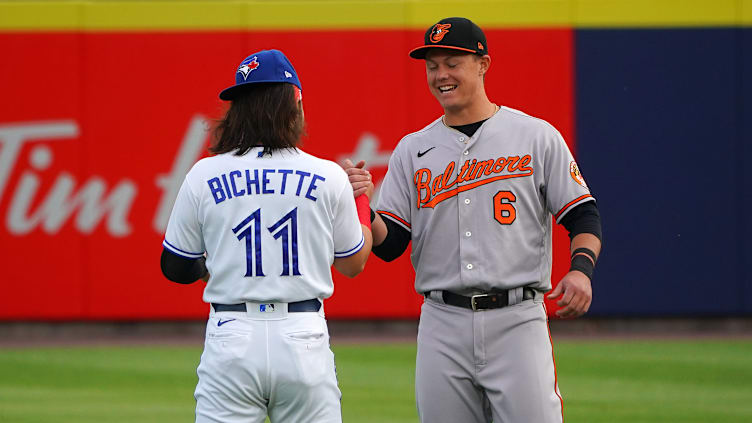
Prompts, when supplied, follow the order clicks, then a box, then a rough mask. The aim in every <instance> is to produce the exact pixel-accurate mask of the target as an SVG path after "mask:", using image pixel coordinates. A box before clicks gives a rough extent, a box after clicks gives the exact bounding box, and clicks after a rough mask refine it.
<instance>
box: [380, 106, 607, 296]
mask: <svg viewBox="0 0 752 423" xmlns="http://www.w3.org/2000/svg"><path fill="white" fill-rule="evenodd" d="M379 195H380V197H379V204H378V212H379V213H380V214H381V216H382V217H385V218H388V219H391V220H393V221H394V222H396V223H397V224H399V225H400V226H402V227H403V228H405V229H407V230H408V231H410V232H411V237H412V256H411V258H412V263H413V267H414V268H415V272H416V279H415V289H416V291H417V292H419V293H425V292H428V291H432V290H451V291H454V292H457V293H461V294H471V293H478V292H490V291H492V290H494V289H510V288H516V287H520V286H531V287H533V288H537V289H539V290H541V291H548V290H549V289H551V257H552V254H551V238H552V224H551V215H553V216H555V218H556V220H557V222H558V221H559V220H560V219H561V218H562V217H563V216H564V215H565V214H566V213H567V212H568V211H569V210H571V209H572V208H573V207H575V206H576V205H578V204H581V203H583V202H587V201H592V200H593V197H592V196H591V194H590V191H589V189H588V187H587V186H586V184H585V181H584V179H583V178H582V175H581V174H580V172H579V170H578V168H577V164H576V163H575V161H574V158H573V157H572V154H571V153H570V151H569V148H568V147H567V145H566V143H565V142H564V139H563V138H562V137H561V135H560V134H559V132H558V131H556V129H555V128H554V127H553V126H551V125H550V124H548V123H547V122H545V121H543V120H541V119H537V118H534V117H531V116H528V115H526V114H524V113H522V112H519V111H517V110H514V109H510V108H507V107H501V108H500V110H499V111H498V112H497V113H496V114H495V115H493V116H492V117H491V118H490V119H488V120H487V121H486V122H484V123H483V125H482V126H481V127H480V128H479V129H478V130H477V131H476V132H475V134H473V136H472V137H468V136H467V135H465V134H463V133H461V132H459V131H457V130H455V129H453V128H451V127H448V126H446V125H445V124H444V123H443V121H442V119H437V120H436V121H434V122H433V123H431V124H430V125H428V126H427V127H425V128H424V129H422V130H421V131H418V132H415V133H412V134H409V135H407V136H405V137H404V138H403V139H402V140H401V141H400V142H399V144H398V145H397V147H396V148H395V150H394V153H393V154H392V157H391V159H390V162H389V170H388V171H387V174H386V177H385V179H384V181H383V183H382V185H381V191H380V194H379Z"/></svg>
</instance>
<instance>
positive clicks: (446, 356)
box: [415, 294, 563, 423]
mask: <svg viewBox="0 0 752 423" xmlns="http://www.w3.org/2000/svg"><path fill="white" fill-rule="evenodd" d="M434 298H436V296H435V295H434V296H432V297H431V298H428V299H426V301H425V302H424V303H423V306H422V308H421V314H420V324H419V327H418V355H417V361H416V374H415V397H416V400H417V406H418V415H419V416H420V421H421V422H422V423H489V422H492V421H493V422H494V423H554V422H556V423H561V422H562V419H563V417H562V407H563V401H562V399H561V395H560V393H559V387H558V384H557V380H556V369H555V364H554V358H553V348H552V344H551V338H550V335H549V331H548V321H547V317H546V312H545V309H544V306H543V296H542V294H539V295H536V298H535V299H530V300H525V301H522V302H520V303H517V304H514V305H510V306H507V307H504V308H499V309H493V310H484V311H472V310H470V309H465V308H461V307H456V306H452V305H447V304H443V302H442V301H441V299H440V297H439V298H436V299H434Z"/></svg>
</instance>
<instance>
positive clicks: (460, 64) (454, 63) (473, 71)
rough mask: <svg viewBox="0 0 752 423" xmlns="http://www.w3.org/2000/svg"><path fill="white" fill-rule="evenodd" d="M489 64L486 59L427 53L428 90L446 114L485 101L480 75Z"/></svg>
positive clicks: (448, 52)
mask: <svg viewBox="0 0 752 423" xmlns="http://www.w3.org/2000/svg"><path fill="white" fill-rule="evenodd" d="M489 64H490V58H489V56H478V55H475V54H470V53H465V52H461V51H454V50H450V49H443V48H436V49H431V50H429V51H428V53H427V54H426V79H427V80H428V88H429V89H430V90H431V94H433V96H434V97H436V99H437V100H438V101H439V104H441V107H443V108H444V110H445V111H446V112H447V113H457V112H459V111H461V110H463V109H466V108H469V107H471V105H472V104H473V103H474V102H477V101H482V100H483V99H485V98H486V97H485V91H484V90H485V88H484V86H483V75H484V74H485V73H486V71H487V70H488V66H489Z"/></svg>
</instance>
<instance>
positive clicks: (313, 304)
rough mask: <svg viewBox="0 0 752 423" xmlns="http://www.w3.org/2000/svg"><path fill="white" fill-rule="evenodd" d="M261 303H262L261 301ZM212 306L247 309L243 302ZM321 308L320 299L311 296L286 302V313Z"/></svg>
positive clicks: (219, 309) (237, 309)
mask: <svg viewBox="0 0 752 423" xmlns="http://www.w3.org/2000/svg"><path fill="white" fill-rule="evenodd" d="M262 304H263V303H262ZM211 305H212V307H214V311H217V312H218V311H247V309H246V307H245V303H240V304H215V303H211ZM319 310H321V301H319V300H318V298H312V299H310V300H305V301H298V302H294V303H287V312H288V313H303V312H307V311H319Z"/></svg>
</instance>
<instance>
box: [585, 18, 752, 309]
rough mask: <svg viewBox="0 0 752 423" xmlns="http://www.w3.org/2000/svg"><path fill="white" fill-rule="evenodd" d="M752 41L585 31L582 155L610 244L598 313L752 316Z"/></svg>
mask: <svg viewBox="0 0 752 423" xmlns="http://www.w3.org/2000/svg"><path fill="white" fill-rule="evenodd" d="M743 38H744V42H746V48H744V46H743V45H742V42H743V40H742V39H743ZM750 40H752V37H750V31H749V30H741V29H738V28H732V29H707V28H705V29H665V30H657V29H649V30H645V29H639V30H638V29H633V30H632V29H629V30H577V31H576V41H575V42H576V70H577V72H576V84H577V86H576V93H577V98H576V116H577V117H576V119H577V121H576V131H577V135H576V139H577V152H578V154H577V156H578V162H579V164H580V167H581V169H582V172H583V175H584V176H585V178H586V180H587V182H588V184H589V185H590V187H591V189H592V191H593V192H594V194H595V196H596V198H597V199H598V206H599V208H600V210H601V214H602V216H603V232H604V246H605V249H604V252H603V255H602V258H601V260H600V262H599V263H598V268H597V269H596V276H595V283H594V296H595V298H594V301H593V305H592V309H591V310H592V314H595V315H599V314H600V315H606V314H608V315H637V314H640V315H645V314H647V315H686V314H701V315H702V314H728V313H731V314H738V313H745V312H746V313H749V312H752V308H751V307H752V301H750V299H749V296H750V295H752V289H750V283H749V271H748V268H749V264H750V258H749V253H748V251H749V250H748V249H747V252H740V251H739V249H740V248H742V246H744V245H748V243H749V239H750V236H751V235H750V232H749V224H747V226H743V223H744V222H743V221H744V220H748V219H747V218H746V214H745V215H744V216H742V215H741V213H747V212H749V211H750V210H752V208H750V206H752V204H751V203H750V201H751V200H750V192H749V190H750V175H749V173H750V166H749V161H748V160H747V158H748V157H750V146H749V143H750V142H749V137H750V134H752V126H750V125H752V124H751V123H750V119H749V118H748V116H749V109H748V108H747V109H746V110H747V111H746V116H743V113H744V112H743V111H742V104H746V105H747V107H749V105H750V99H752V94H751V93H752V91H750V87H749V84H747V85H746V86H745V87H742V86H741V85H742V80H746V82H749V71H750V70H752V62H751V61H750V53H749V52H750V51H751V49H750V46H752V44H750ZM742 57H743V60H742ZM742 62H743V63H742ZM742 65H744V66H745V67H743V66H742ZM743 69H746V70H747V74H746V75H745V74H743V73H742V72H743ZM742 88H744V91H742ZM742 97H743V100H744V101H742ZM742 124H743V125H742ZM743 134H745V135H743ZM742 137H746V142H742V140H741V139H740V138H742ZM742 166H743V168H742ZM741 175H744V178H745V179H742V178H740V176H741ZM745 228H746V229H745ZM747 248H748V247H747ZM737 252H739V254H737Z"/></svg>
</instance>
